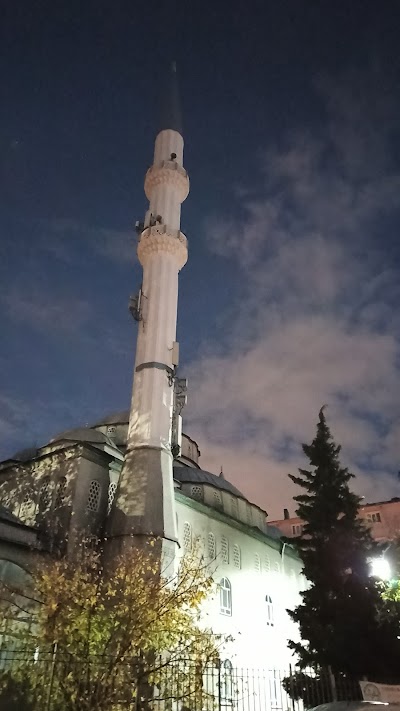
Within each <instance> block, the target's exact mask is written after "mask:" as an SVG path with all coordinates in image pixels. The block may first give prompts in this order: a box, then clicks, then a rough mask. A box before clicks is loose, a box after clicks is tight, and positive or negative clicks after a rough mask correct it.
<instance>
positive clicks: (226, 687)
mask: <svg viewBox="0 0 400 711" xmlns="http://www.w3.org/2000/svg"><path fill="white" fill-rule="evenodd" d="M232 677H233V666H232V662H231V661H230V660H229V659H225V661H224V662H222V665H221V700H222V701H224V704H225V705H227V704H232V701H233V679H232Z"/></svg>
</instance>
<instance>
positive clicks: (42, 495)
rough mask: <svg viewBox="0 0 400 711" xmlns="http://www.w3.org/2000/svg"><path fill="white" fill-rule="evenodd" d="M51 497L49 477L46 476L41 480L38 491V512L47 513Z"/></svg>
mask: <svg viewBox="0 0 400 711" xmlns="http://www.w3.org/2000/svg"><path fill="white" fill-rule="evenodd" d="M50 501H51V495H50V477H48V476H46V477H45V478H44V479H43V482H42V486H41V487H40V491H39V510H40V511H41V512H42V511H47V510H48V508H49V507H50Z"/></svg>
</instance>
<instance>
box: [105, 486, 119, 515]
mask: <svg viewBox="0 0 400 711" xmlns="http://www.w3.org/2000/svg"><path fill="white" fill-rule="evenodd" d="M117 486H118V482H116V481H110V483H109V485H108V501H107V515H108V514H109V513H110V511H111V509H112V505H113V503H114V498H115V494H116V491H117Z"/></svg>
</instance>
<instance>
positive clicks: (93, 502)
mask: <svg viewBox="0 0 400 711" xmlns="http://www.w3.org/2000/svg"><path fill="white" fill-rule="evenodd" d="M100 494H101V486H100V484H99V482H98V481H97V480H96V479H93V481H91V482H90V486H89V493H88V498H87V503H86V511H98V510H99V506H100Z"/></svg>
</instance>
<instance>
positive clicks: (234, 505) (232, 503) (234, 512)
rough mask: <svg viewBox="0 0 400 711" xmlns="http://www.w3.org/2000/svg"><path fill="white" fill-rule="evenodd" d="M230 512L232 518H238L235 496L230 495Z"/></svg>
mask: <svg viewBox="0 0 400 711" xmlns="http://www.w3.org/2000/svg"><path fill="white" fill-rule="evenodd" d="M231 514H232V516H233V517H234V518H239V505H238V500H237V499H236V497H235V496H231Z"/></svg>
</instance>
